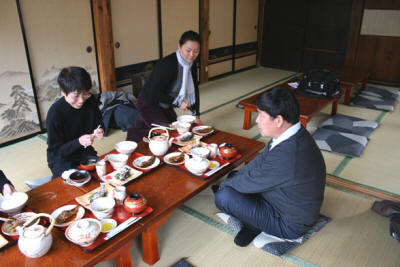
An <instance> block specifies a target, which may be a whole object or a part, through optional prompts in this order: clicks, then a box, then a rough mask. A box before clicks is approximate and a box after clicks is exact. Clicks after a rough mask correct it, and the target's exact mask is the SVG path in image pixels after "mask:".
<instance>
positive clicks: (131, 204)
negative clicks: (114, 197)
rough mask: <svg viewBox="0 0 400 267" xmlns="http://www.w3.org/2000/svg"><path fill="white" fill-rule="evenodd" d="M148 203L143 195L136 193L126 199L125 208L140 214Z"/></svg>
mask: <svg viewBox="0 0 400 267" xmlns="http://www.w3.org/2000/svg"><path fill="white" fill-rule="evenodd" d="M146 203H147V200H146V198H145V197H144V196H143V195H141V194H138V193H134V194H131V195H129V196H127V197H126V199H125V201H124V209H125V210H126V211H127V212H131V213H133V214H134V215H138V214H140V213H141V212H142V211H144V210H145V209H146V208H147V204H146Z"/></svg>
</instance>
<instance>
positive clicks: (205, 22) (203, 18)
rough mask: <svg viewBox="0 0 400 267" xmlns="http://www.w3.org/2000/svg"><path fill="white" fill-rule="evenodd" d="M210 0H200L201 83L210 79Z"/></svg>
mask: <svg viewBox="0 0 400 267" xmlns="http://www.w3.org/2000/svg"><path fill="white" fill-rule="evenodd" d="M209 22H210V2H209V0H200V38H201V49H200V75H199V76H200V83H202V82H206V81H208V49H209V48H208V39H209V38H208V37H209V35H210V34H209V32H210V23H209Z"/></svg>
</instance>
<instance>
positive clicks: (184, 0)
mask: <svg viewBox="0 0 400 267" xmlns="http://www.w3.org/2000/svg"><path fill="white" fill-rule="evenodd" d="M161 27H162V56H163V57H165V56H167V55H169V54H170V53H172V52H174V51H176V50H177V49H178V42H179V38H180V37H181V35H182V33H184V32H185V31H187V30H193V31H195V32H199V0H161Z"/></svg>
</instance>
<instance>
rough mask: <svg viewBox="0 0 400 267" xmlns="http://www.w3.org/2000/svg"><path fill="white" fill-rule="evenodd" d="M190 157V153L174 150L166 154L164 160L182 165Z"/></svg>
mask: <svg viewBox="0 0 400 267" xmlns="http://www.w3.org/2000/svg"><path fill="white" fill-rule="evenodd" d="M188 159H189V155H187V154H185V153H183V152H172V153H169V154H167V155H165V156H164V162H165V163H167V164H171V165H180V164H183V163H185V161H186V160H188Z"/></svg>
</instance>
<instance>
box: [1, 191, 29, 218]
mask: <svg viewBox="0 0 400 267" xmlns="http://www.w3.org/2000/svg"><path fill="white" fill-rule="evenodd" d="M27 201H28V195H27V194H26V193H24V192H14V193H13V194H11V195H8V196H3V197H1V198H0V211H1V212H4V213H7V214H8V215H10V216H12V215H15V214H17V213H20V212H21V210H22V208H23V207H24V206H25V204H26V202H27Z"/></svg>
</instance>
